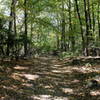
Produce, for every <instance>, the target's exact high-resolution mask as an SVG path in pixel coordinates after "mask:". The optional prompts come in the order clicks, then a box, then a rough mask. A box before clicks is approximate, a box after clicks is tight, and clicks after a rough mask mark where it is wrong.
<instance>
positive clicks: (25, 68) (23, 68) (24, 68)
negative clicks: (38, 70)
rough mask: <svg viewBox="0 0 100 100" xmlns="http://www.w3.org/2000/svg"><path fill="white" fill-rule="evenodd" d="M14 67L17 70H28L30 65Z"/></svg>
mask: <svg viewBox="0 0 100 100" xmlns="http://www.w3.org/2000/svg"><path fill="white" fill-rule="evenodd" d="M14 69H16V70H27V69H28V67H23V66H19V65H17V66H16V67H14Z"/></svg>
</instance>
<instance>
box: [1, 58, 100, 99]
mask: <svg viewBox="0 0 100 100" xmlns="http://www.w3.org/2000/svg"><path fill="white" fill-rule="evenodd" d="M99 63H100V59H99V58H95V59H93V58H91V59H90V58H77V59H76V58H67V59H63V60H61V59H58V58H57V57H39V58H33V59H29V60H19V61H13V60H12V61H9V60H7V59H6V60H4V61H2V62H1V63H0V100H100V87H97V88H89V87H87V81H88V80H90V79H91V78H93V77H95V76H96V75H100V64H99Z"/></svg>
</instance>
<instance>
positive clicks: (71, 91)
mask: <svg viewBox="0 0 100 100" xmlns="http://www.w3.org/2000/svg"><path fill="white" fill-rule="evenodd" d="M62 91H63V92H64V93H68V94H73V93H74V91H73V89H71V88H62Z"/></svg>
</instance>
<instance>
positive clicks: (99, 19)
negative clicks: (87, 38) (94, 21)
mask: <svg viewBox="0 0 100 100" xmlns="http://www.w3.org/2000/svg"><path fill="white" fill-rule="evenodd" d="M98 32H99V41H100V0H98Z"/></svg>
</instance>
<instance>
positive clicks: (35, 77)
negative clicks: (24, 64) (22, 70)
mask: <svg viewBox="0 0 100 100" xmlns="http://www.w3.org/2000/svg"><path fill="white" fill-rule="evenodd" d="M23 76H24V77H25V78H26V79H28V80H36V79H38V78H39V75H31V74H23Z"/></svg>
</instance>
